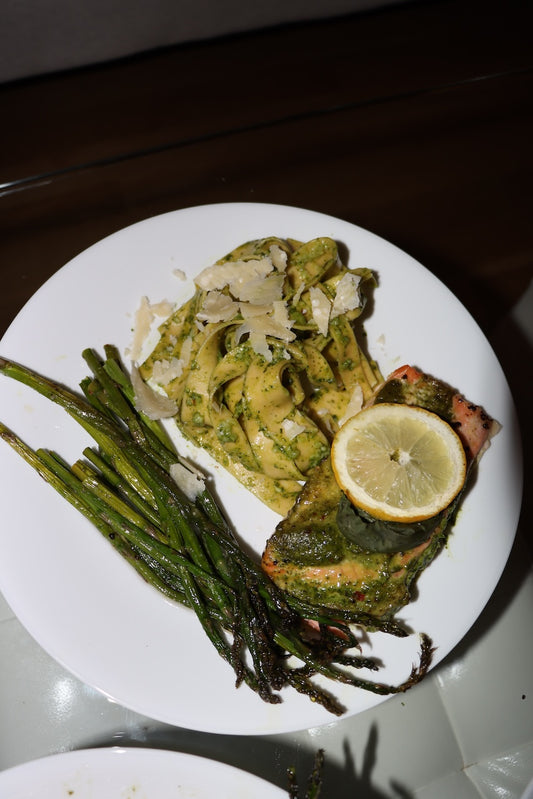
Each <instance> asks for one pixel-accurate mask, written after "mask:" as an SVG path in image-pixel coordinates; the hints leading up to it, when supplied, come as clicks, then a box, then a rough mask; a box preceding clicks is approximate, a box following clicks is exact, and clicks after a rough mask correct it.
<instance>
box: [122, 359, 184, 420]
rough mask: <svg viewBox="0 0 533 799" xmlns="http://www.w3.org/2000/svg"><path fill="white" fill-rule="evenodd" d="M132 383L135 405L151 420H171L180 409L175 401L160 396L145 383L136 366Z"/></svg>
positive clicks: (133, 367) (132, 373) (132, 367)
mask: <svg viewBox="0 0 533 799" xmlns="http://www.w3.org/2000/svg"><path fill="white" fill-rule="evenodd" d="M131 383H132V386H133V392H134V405H135V407H136V408H137V410H138V411H139V412H140V413H144V414H145V415H146V416H148V418H149V419H154V420H157V419H169V418H170V417H171V416H175V415H176V413H177V412H178V407H177V405H176V403H175V402H174V400H171V399H169V397H166V396H164V395H163V394H159V393H158V392H156V391H154V389H153V388H151V386H149V385H148V384H147V383H145V382H144V380H143V379H142V377H141V375H140V372H139V370H138V368H137V367H136V366H135V365H134V364H132V366H131Z"/></svg>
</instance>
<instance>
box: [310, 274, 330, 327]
mask: <svg viewBox="0 0 533 799" xmlns="http://www.w3.org/2000/svg"><path fill="white" fill-rule="evenodd" d="M309 297H310V299H311V311H312V313H313V320H314V322H315V324H316V326H317V328H318V332H319V333H320V334H321V335H323V336H327V334H328V326H329V314H330V311H331V303H330V301H329V300H328V298H327V297H326V295H325V294H324V292H323V291H322V289H320V288H319V287H318V286H311V288H310V289H309Z"/></svg>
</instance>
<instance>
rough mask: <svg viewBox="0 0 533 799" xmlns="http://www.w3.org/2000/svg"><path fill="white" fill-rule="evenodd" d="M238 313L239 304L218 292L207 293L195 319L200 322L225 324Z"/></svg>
mask: <svg viewBox="0 0 533 799" xmlns="http://www.w3.org/2000/svg"><path fill="white" fill-rule="evenodd" d="M238 311H239V304H238V303H236V302H235V301H234V300H232V299H231V297H228V295H227V294H222V292H220V291H208V292H207V294H206V295H205V299H204V302H203V304H202V307H201V309H200V311H198V313H197V314H196V318H197V319H200V321H202V322H227V321H228V320H229V319H233V317H234V316H235V315H236V314H237V313H238Z"/></svg>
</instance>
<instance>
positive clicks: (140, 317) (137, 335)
mask: <svg viewBox="0 0 533 799" xmlns="http://www.w3.org/2000/svg"><path fill="white" fill-rule="evenodd" d="M153 320H154V316H153V313H152V310H151V308H150V303H149V302H148V297H141V302H140V305H139V307H138V309H137V311H136V312H135V323H134V327H133V341H132V345H131V348H130V357H131V359H132V360H133V361H138V360H139V358H140V355H141V350H142V346H143V344H144V341H145V339H146V337H147V336H148V334H149V332H150V327H151V325H152V322H153Z"/></svg>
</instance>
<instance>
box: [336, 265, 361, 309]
mask: <svg viewBox="0 0 533 799" xmlns="http://www.w3.org/2000/svg"><path fill="white" fill-rule="evenodd" d="M360 282H361V277H360V275H354V274H353V273H352V272H346V274H345V275H343V276H342V277H341V279H340V280H339V282H338V284H337V291H336V294H335V300H334V302H333V308H332V310H331V318H332V319H335V317H336V316H341V315H342V314H343V313H346V312H347V311H354V310H355V309H356V308H359V307H360V305H361V295H360V293H359V284H360Z"/></svg>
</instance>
